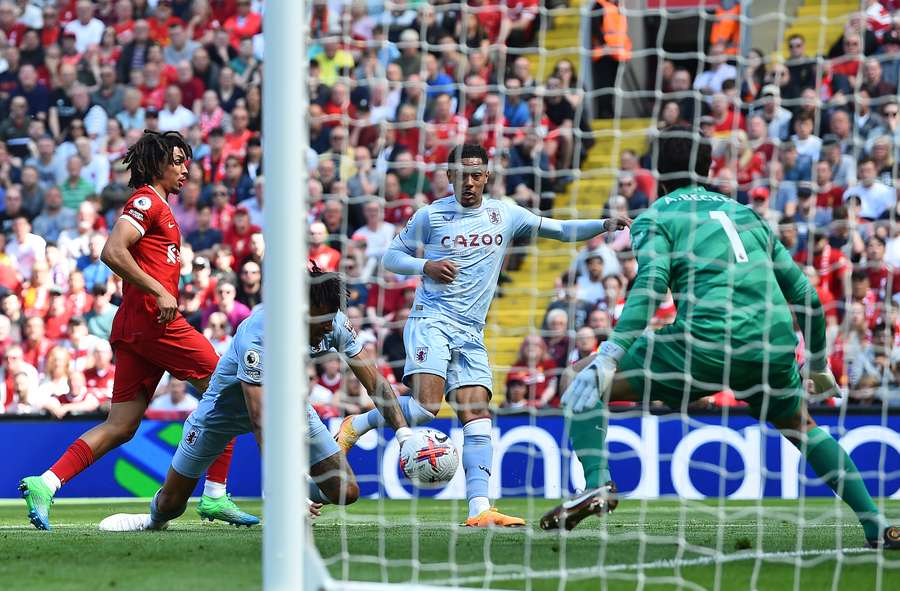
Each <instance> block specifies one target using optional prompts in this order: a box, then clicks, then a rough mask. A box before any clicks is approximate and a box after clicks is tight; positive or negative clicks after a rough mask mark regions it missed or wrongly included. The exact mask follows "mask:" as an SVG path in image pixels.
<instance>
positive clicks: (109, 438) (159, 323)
mask: <svg viewBox="0 0 900 591" xmlns="http://www.w3.org/2000/svg"><path fill="white" fill-rule="evenodd" d="M191 155H192V154H191V148H190V147H189V146H188V145H187V143H186V142H185V141H184V138H182V137H181V135H180V134H178V133H176V132H167V133H162V134H161V133H156V132H151V131H146V132H144V135H143V136H142V137H141V138H140V139H139V140H138V141H137V142H136V143H135V144H134V145H133V146H132V147H131V148H129V150H128V152H127V153H126V155H125V164H126V165H127V166H128V170H129V171H130V172H131V181H130V182H129V185H130V186H131V187H133V188H134V189H135V192H134V194H133V195H132V196H131V198H130V199H129V200H128V202H127V203H126V204H125V208H124V209H123V212H122V215H121V217H120V218H119V220H118V221H117V222H116V224H115V226H113V229H112V232H111V233H110V236H109V240H108V241H107V242H106V245H105V246H104V247H103V252H102V254H101V255H100V258H101V260H102V261H103V262H104V263H106V265H107V266H109V268H110V269H112V270H113V272H115V273H116V274H117V275H119V276H120V277H122V279H123V280H124V288H123V296H122V304H121V305H120V306H119V310H118V312H117V313H116V316H115V319H114V320H113V325H112V334H111V335H110V339H109V340H110V343H111V344H112V347H113V351H114V352H115V355H116V373H115V377H114V380H113V392H112V404H111V405H110V410H109V415H108V416H107V418H106V421H104V422H103V423H101V424H100V425H97V426H96V427H94V428H93V429H91V430H89V431H87V432H86V433H84V434H83V435H82V436H81V437H79V438H78V439H76V440H75V442H74V443H72V445H70V446H69V448H68V449H67V450H66V451H65V453H64V454H63V455H62V456H61V457H60V458H59V459H58V460H57V461H56V463H55V464H53V466H51V467H50V469H49V470H47V471H46V472H44V473H43V474H42V475H41V476H30V477H28V478H25V479H23V480H22V481H21V483H20V485H19V490H20V491H21V492H22V496H23V497H24V498H25V502H26V504H27V505H28V517H29V519H30V520H31V523H32V524H33V525H34V526H35V527H36V528H38V529H44V530H48V529H50V505H51V504H52V503H53V496H54V495H55V494H56V492H57V491H58V490H59V488H60V486H62V484H64V483H66V482H68V481H69V480H71V479H72V478H74V477H75V476H76V475H77V474H79V473H80V472H81V471H82V470H84V469H85V468H87V467H88V466H90V465H91V464H92V463H94V462H95V461H96V460H98V459H100V458H101V457H102V456H103V455H104V454H105V453H107V452H108V451H110V450H112V449H114V448H116V447H118V446H120V445H122V444H123V443H126V442H127V441H129V440H130V439H131V438H132V437H133V436H134V433H135V432H136V431H137V428H138V426H139V425H140V422H141V418H142V417H143V416H144V411H146V410H147V405H148V404H149V403H150V399H151V398H152V397H153V393H154V391H155V390H156V387H157V385H158V384H159V381H160V379H161V378H162V376H163V373H164V372H166V371H168V372H169V373H170V374H172V375H173V376H175V377H176V378H178V379H180V380H187V381H189V382H191V384H193V385H194V387H196V388H197V389H198V390H199V391H200V392H204V391H205V390H206V387H207V385H208V384H209V378H210V376H211V375H212V373H213V370H215V368H216V363H217V362H218V356H217V355H216V353H215V351H214V350H213V348H212V345H211V344H210V343H209V341H207V340H206V339H205V338H204V337H203V335H201V334H200V333H199V332H197V331H196V330H194V329H193V328H192V327H191V325H190V324H188V323H187V321H186V320H185V319H184V317H183V316H181V315H180V314H179V313H178V279H179V273H180V268H181V262H180V252H179V250H180V246H181V231H180V229H179V228H178V223H177V221H176V220H175V216H174V215H173V213H172V210H171V209H170V208H169V204H168V201H167V196H168V195H169V194H170V193H177V192H179V191H180V190H181V187H182V186H183V185H184V183H185V181H186V180H187V175H188V159H189V158H190V157H191ZM232 443H233V442H232ZM230 460H231V452H230V450H226V452H225V453H223V454H222V457H220V459H219V460H217V463H218V464H219V465H218V466H215V470H214V467H212V466H211V467H210V470H209V474H208V482H207V488H206V490H205V491H204V497H203V499H201V504H200V507H199V509H198V510H199V511H200V514H201V517H205V518H207V519H212V518H217V519H223V520H225V521H228V522H230V523H234V524H236V525H253V524H256V523H259V520H258V519H257V518H256V517H254V516H252V515H248V514H246V513H244V512H242V511H240V510H239V509H238V508H237V507H236V506H235V505H234V503H233V502H232V501H231V499H230V497H228V496H227V495H226V494H225V491H224V489H225V485H224V482H225V477H226V475H227V470H228V464H229V463H230ZM215 472H218V474H215V476H217V477H216V478H214V477H213V476H214V473H215ZM209 480H219V481H220V482H218V483H216V482H209ZM210 492H212V493H213V494H207V493H210ZM204 502H206V504H205V505H204Z"/></svg>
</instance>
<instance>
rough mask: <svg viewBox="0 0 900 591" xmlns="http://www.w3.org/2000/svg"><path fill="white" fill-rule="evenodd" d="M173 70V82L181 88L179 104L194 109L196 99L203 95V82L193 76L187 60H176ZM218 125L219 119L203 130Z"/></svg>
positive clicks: (196, 103)
mask: <svg viewBox="0 0 900 591" xmlns="http://www.w3.org/2000/svg"><path fill="white" fill-rule="evenodd" d="M175 72H176V80H175V84H176V85H177V86H178V88H179V90H181V104H182V105H183V106H184V107H185V108H187V109H191V110H195V109H196V108H197V106H198V101H200V99H201V98H202V97H203V92H204V90H205V88H204V87H203V82H201V81H200V79H199V78H197V77H196V76H194V69H193V68H191V63H190V62H189V61H187V60H183V61H180V62H178V64H177V65H176V66H175ZM196 112H197V111H196V110H195V113H196ZM218 125H221V121H219V122H217V123H216V125H214V126H209V127H208V128H207V129H206V130H205V131H206V132H207V133H208V132H209V130H211V129H212V128H213V127H216V126H218ZM204 137H205V136H204Z"/></svg>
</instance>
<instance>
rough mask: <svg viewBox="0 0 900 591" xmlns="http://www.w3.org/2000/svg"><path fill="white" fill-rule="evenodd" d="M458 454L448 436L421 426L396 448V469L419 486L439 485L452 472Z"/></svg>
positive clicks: (437, 486)
mask: <svg viewBox="0 0 900 591" xmlns="http://www.w3.org/2000/svg"><path fill="white" fill-rule="evenodd" d="M457 467H459V453H458V452H457V451H456V446H454V445H453V442H452V441H450V437H448V436H447V435H445V434H444V433H441V432H440V431H438V430H437V429H429V428H422V429H416V430H414V431H413V434H412V437H410V438H409V439H407V440H406V442H405V443H404V444H403V447H401V448H400V469H401V470H403V474H405V475H406V477H407V478H409V479H410V480H411V481H412V483H413V484H415V485H416V486H418V487H419V488H441V487H442V486H444V485H446V484H447V483H448V482H450V480H451V479H452V478H453V475H454V474H456V468H457Z"/></svg>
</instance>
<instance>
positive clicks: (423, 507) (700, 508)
mask: <svg viewBox="0 0 900 591" xmlns="http://www.w3.org/2000/svg"><path fill="white" fill-rule="evenodd" d="M554 504H555V502H554V501H548V500H544V499H505V500H503V501H501V502H500V503H499V507H500V509H502V510H505V511H506V512H508V513H510V514H514V515H522V516H525V517H526V519H528V521H529V524H530V525H529V527H527V528H524V529H519V530H506V531H500V530H493V531H484V530H471V529H467V528H464V527H461V526H460V525H459V524H460V523H461V522H462V521H463V520H464V517H465V515H464V512H465V504H464V503H462V502H456V501H435V500H419V501H375V500H365V501H360V502H359V503H357V504H356V505H353V506H352V507H350V508H348V509H346V510H343V509H339V508H334V507H330V508H327V509H326V512H325V514H324V515H323V516H322V517H321V518H320V519H319V520H318V521H317V523H316V525H315V527H314V528H313V532H314V535H315V539H316V544H317V545H318V547H319V551H320V553H321V554H322V556H323V558H324V559H325V561H326V564H327V565H328V567H329V569H330V571H331V574H332V576H334V577H335V578H336V579H350V580H356V581H390V582H406V581H410V580H416V581H418V582H420V583H430V584H434V585H437V586H440V587H446V586H450V585H459V586H471V587H481V588H485V587H489V588H493V589H529V590H536V591H537V590H545V589H547V590H549V589H553V590H555V591H560V590H563V589H566V590H572V591H574V590H587V589H591V590H598V589H635V588H637V587H638V586H639V583H640V584H641V585H642V587H641V588H642V589H671V588H675V587H677V586H678V584H679V582H681V583H682V588H685V589H713V588H718V589H727V590H732V589H766V590H769V589H776V590H777V589H804V590H807V589H852V590H853V591H865V590H867V589H885V590H888V589H900V580H898V577H900V552H897V553H884V554H882V553H880V552H874V551H866V550H863V549H862V544H863V537H862V530H861V528H860V527H859V525H858V524H857V522H856V519H855V518H854V516H853V515H852V513H850V512H849V510H846V509H845V508H844V507H843V506H842V505H840V504H836V503H835V501H834V500H833V499H809V500H806V501H805V502H804V503H803V505H802V506H801V503H800V502H796V501H780V500H772V501H765V502H763V503H762V504H758V503H756V502H745V501H728V502H725V503H719V502H717V501H715V500H712V501H703V502H693V501H692V502H684V503H682V502H679V501H676V500H659V501H646V502H641V501H629V500H624V501H623V502H622V503H621V504H620V506H619V509H618V510H616V512H615V513H613V514H612V515H611V516H609V518H608V519H607V520H606V521H605V522H601V521H600V520H597V519H594V518H591V519H590V520H588V521H586V522H585V523H583V524H582V526H581V527H579V528H578V529H577V530H576V531H575V532H572V533H571V534H568V535H565V536H560V535H559V534H558V533H546V532H542V531H540V530H539V529H537V526H536V523H537V519H538V517H540V515H541V514H542V513H543V511H545V510H546V509H548V508H550V507H551V506H553V505H554ZM195 506H196V503H195V502H194V503H192V505H191V507H190V508H189V511H188V513H186V514H185V516H184V517H182V518H181V519H179V520H178V521H176V522H175V523H174V524H173V525H172V526H171V527H170V529H169V531H166V532H152V533H134V534H118V535H116V534H107V533H101V532H99V531H98V530H97V523H98V522H99V521H100V520H101V519H102V518H103V517H105V516H107V515H109V514H112V513H118V512H143V511H145V510H146V507H147V503H146V501H136V502H122V501H104V500H97V501H88V502H84V501H81V502H79V501H66V500H60V501H58V502H57V503H56V504H55V505H54V507H53V513H52V518H53V521H54V523H55V524H56V528H55V531H53V532H49V533H48V532H39V531H36V530H34V529H33V528H32V527H31V526H30V525H29V524H28V523H27V521H26V519H25V510H24V503H22V502H20V501H17V502H13V501H3V502H0V589H4V590H6V591H12V590H15V589H28V590H34V589H40V590H42V591H43V590H54V591H55V590H60V589H79V590H80V589H92V590H95V589H127V590H140V589H153V590H166V591H169V590H173V591H175V590H178V589H191V590H194V591H199V590H203V589H210V590H213V589H214V590H217V591H221V590H224V589H256V588H259V587H260V584H261V576H260V551H261V529H259V528H255V529H249V530H248V529H246V528H242V529H235V528H232V527H228V526H226V525H223V524H219V523H206V522H203V523H201V522H200V521H199V519H198V518H197V516H196V513H195V512H194V507H195ZM241 506H242V507H243V508H245V509H247V510H250V511H253V512H259V511H260V510H261V506H260V502H259V501H243V502H241ZM298 506H301V503H298ZM886 510H887V514H888V516H889V517H891V518H893V519H894V521H895V522H896V521H900V502H897V501H889V502H887V503H886ZM801 516H802V519H801ZM679 541H680V543H679ZM836 549H844V551H843V552H836ZM298 559H299V555H298Z"/></svg>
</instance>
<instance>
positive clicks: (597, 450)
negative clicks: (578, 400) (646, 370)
mask: <svg viewBox="0 0 900 591" xmlns="http://www.w3.org/2000/svg"><path fill="white" fill-rule="evenodd" d="M593 358H594V356H593V355H591V356H589V357H588V358H586V359H582V360H581V361H579V362H578V363H577V364H576V365H575V366H574V368H573V369H574V373H577V372H578V371H581V369H583V368H585V367H587V365H588V364H589V363H590V362H591V361H592V360H593ZM566 373H569V372H566ZM574 373H573V374H572V375H574ZM564 387H568V383H566V384H565V386H564ZM640 399H641V397H640V395H639V394H638V393H636V392H634V391H633V390H632V387H631V384H630V383H629V382H628V380H626V379H625V378H623V377H622V376H621V375H616V378H615V380H614V381H613V385H612V389H611V390H610V392H609V393H608V394H607V397H606V399H605V400H601V401H600V402H598V403H597V404H596V406H594V408H592V409H589V410H587V411H584V412H582V413H578V414H577V415H575V416H572V417H570V418H569V421H568V426H569V438H570V440H571V442H572V449H573V450H574V451H575V453H576V454H577V455H578V459H579V460H580V461H581V464H582V466H584V473H585V482H586V487H585V491H584V492H583V493H580V494H577V495H575V496H574V497H572V498H570V499H568V500H566V501H565V502H563V503H561V504H560V505H557V506H556V507H554V508H553V509H551V510H550V511H548V512H547V513H545V514H544V515H543V517H541V521H540V526H541V529H545V530H551V529H565V530H571V529H573V528H575V527H576V526H577V525H578V524H579V523H581V522H582V521H583V520H584V519H586V518H587V517H589V516H591V515H597V516H603V515H604V514H606V513H609V512H610V511H613V510H615V508H616V507H617V506H618V505H619V499H618V496H617V494H616V493H617V490H616V484H615V482H613V481H612V478H611V477H610V474H609V469H608V467H607V456H606V430H607V405H608V403H609V402H610V401H613V400H615V401H628V402H637V401H639V400H640Z"/></svg>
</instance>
